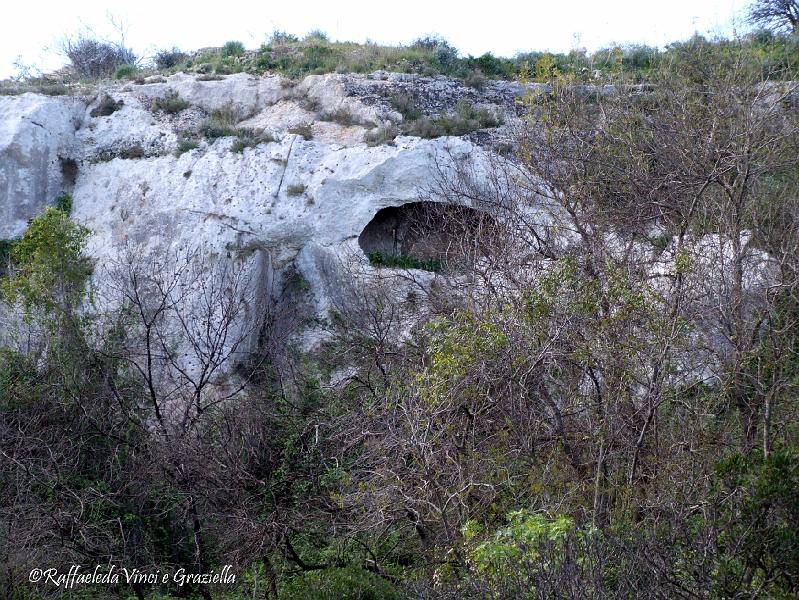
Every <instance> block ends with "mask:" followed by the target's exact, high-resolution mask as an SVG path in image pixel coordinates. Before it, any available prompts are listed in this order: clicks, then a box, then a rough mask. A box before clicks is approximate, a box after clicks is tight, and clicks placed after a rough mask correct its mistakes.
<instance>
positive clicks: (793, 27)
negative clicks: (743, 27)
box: [749, 0, 799, 32]
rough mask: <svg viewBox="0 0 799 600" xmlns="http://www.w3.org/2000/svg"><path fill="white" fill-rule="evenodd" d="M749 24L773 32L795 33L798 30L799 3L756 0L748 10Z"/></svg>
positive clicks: (785, 0)
mask: <svg viewBox="0 0 799 600" xmlns="http://www.w3.org/2000/svg"><path fill="white" fill-rule="evenodd" d="M749 22H750V23H752V24H753V25H756V26H758V27H764V28H766V29H773V30H775V31H787V32H796V31H797V28H799V2H797V1H796V0H756V1H755V2H754V3H753V4H752V6H751V7H750V9H749Z"/></svg>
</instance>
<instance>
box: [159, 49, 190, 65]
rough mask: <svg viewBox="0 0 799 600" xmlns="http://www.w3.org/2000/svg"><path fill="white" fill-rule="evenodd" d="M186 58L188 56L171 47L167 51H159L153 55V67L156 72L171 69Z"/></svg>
mask: <svg viewBox="0 0 799 600" xmlns="http://www.w3.org/2000/svg"><path fill="white" fill-rule="evenodd" d="M188 58H189V56H188V54H186V53H185V52H182V51H181V50H178V49H177V48H176V47H174V46H172V48H170V49H169V50H159V51H158V52H156V53H155V57H154V61H155V67H156V68H157V69H158V70H165V69H171V68H172V67H176V66H177V65H179V64H180V63H182V62H185V61H186V60H188Z"/></svg>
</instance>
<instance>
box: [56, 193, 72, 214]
mask: <svg viewBox="0 0 799 600" xmlns="http://www.w3.org/2000/svg"><path fill="white" fill-rule="evenodd" d="M55 207H56V208H57V209H58V210H60V211H61V212H62V213H64V214H65V215H70V214H72V195H71V194H68V193H66V192H64V193H62V194H61V195H59V196H58V197H57V198H56V199H55Z"/></svg>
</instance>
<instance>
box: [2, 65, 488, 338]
mask: <svg viewBox="0 0 799 600" xmlns="http://www.w3.org/2000/svg"><path fill="white" fill-rule="evenodd" d="M409 85H415V86H416V87H417V88H419V89H422V88H424V87H425V86H432V87H431V91H430V92H429V95H431V96H430V97H433V96H434V95H435V93H437V92H436V90H438V89H439V87H440V86H441V82H440V81H437V80H412V81H408V80H397V81H392V80H390V79H379V78H378V79H370V78H366V77H363V76H349V75H348V76H339V75H326V76H311V77H307V78H306V79H305V80H303V81H302V82H299V83H296V82H290V81H287V80H285V79H283V78H281V77H277V76H269V77H252V76H249V75H245V74H239V75H232V76H228V77H224V78H222V79H210V80H208V79H207V78H206V79H203V78H202V77H195V76H190V75H184V74H179V75H175V76H172V77H169V78H168V79H164V78H153V79H151V80H148V81H146V82H145V83H143V84H134V83H129V84H124V85H118V86H112V87H108V88H105V89H102V90H98V91H97V93H96V94H93V95H92V96H91V97H85V98H75V97H71V98H50V97H44V96H37V95H33V94H25V95H23V96H17V97H3V98H0V122H1V123H2V125H0V127H1V128H2V129H0V156H1V157H2V163H1V164H2V166H1V167H0V169H2V170H0V174H1V175H0V177H2V179H0V193H1V194H2V197H3V199H4V203H3V207H2V210H3V211H4V212H3V215H4V216H5V218H4V219H3V220H2V224H3V225H2V226H3V227H4V229H2V232H1V233H0V238H12V237H16V236H19V235H20V234H21V233H22V232H23V231H24V229H25V225H26V222H27V220H28V219H29V218H31V217H33V216H35V215H37V214H39V213H40V212H41V210H42V209H43V207H44V206H45V205H46V204H48V203H51V202H52V201H53V200H54V198H55V197H56V196H57V195H58V194H59V193H61V192H62V191H68V192H71V194H72V196H73V218H74V219H75V220H76V221H77V222H79V223H81V224H83V225H85V226H86V227H88V228H89V229H90V230H91V231H92V236H91V237H90V239H89V243H88V251H89V254H90V255H91V256H92V257H93V259H94V260H95V264H96V273H97V279H98V280H102V277H103V275H102V273H103V272H104V269H105V268H106V267H108V266H109V265H112V264H113V263H114V262H115V261H116V260H117V258H118V257H120V256H122V255H125V256H140V257H145V256H165V255H168V254H169V253H171V252H180V251H184V250H196V251H197V252H198V254H197V256H198V257H199V260H201V261H202V262H204V263H205V264H208V265H211V264H215V263H220V262H222V263H224V262H229V263H237V264H241V265H243V267H244V269H245V270H246V271H247V272H248V273H249V275H250V279H251V285H252V288H253V290H255V291H256V293H255V295H258V294H264V293H267V292H265V291H264V290H265V289H266V288H267V287H269V286H268V285H267V282H269V283H270V284H271V283H272V282H273V281H279V280H280V278H281V275H282V274H283V273H285V272H288V271H291V272H292V273H296V274H298V276H299V277H301V278H302V279H303V280H304V281H305V282H306V284H307V285H306V288H307V294H308V296H309V301H310V304H311V305H312V306H315V308H316V310H318V311H320V312H324V310H325V309H326V307H327V305H328V302H329V293H330V290H331V288H332V287H334V286H335V281H333V279H334V278H335V269H333V268H331V265H334V264H335V263H337V262H338V263H340V262H341V261H342V260H353V259H354V260H357V261H360V262H361V263H362V264H363V265H367V261H366V257H365V255H364V253H363V251H362V250H361V249H360V248H359V246H358V243H357V240H358V236H359V235H360V234H361V232H362V231H363V229H364V228H365V227H366V225H367V224H368V223H369V222H370V221H371V220H372V218H373V217H374V216H375V214H376V213H377V212H378V211H379V210H380V209H382V208H384V207H388V206H400V205H402V204H405V203H409V202H413V201H416V200H418V199H419V197H420V194H421V193H422V190H424V189H426V188H428V187H429V186H430V184H431V182H432V180H433V178H434V177H435V173H436V168H437V167H436V165H439V164H441V163H443V162H445V160H444V159H449V158H452V157H458V156H461V157H464V156H472V155H476V154H480V153H482V152H483V150H482V149H481V148H480V147H479V146H478V145H476V144H475V143H473V142H472V141H469V140H468V139H463V138H458V137H439V138H436V139H420V138H414V137H408V136H404V137H403V136H400V137H396V138H394V139H392V137H393V136H392V137H388V138H386V139H385V140H383V141H384V143H371V144H367V143H365V141H364V140H365V138H366V137H367V134H368V132H369V131H372V130H375V129H377V128H381V127H384V128H388V127H390V126H392V125H396V124H397V123H400V122H401V121H402V118H403V117H402V116H401V115H400V114H398V113H397V112H396V111H395V110H394V108H393V107H392V104H391V95H392V89H393V88H392V86H397V87H396V89H402V90H406V88H407V87H408V86H409ZM458 85H459V84H458ZM461 87H462V86H461ZM439 91H440V90H439ZM170 97H171V98H173V99H177V100H180V101H181V102H182V104H181V105H180V106H177V107H176V108H175V109H174V110H162V109H159V106H160V105H159V104H155V105H154V102H155V101H156V100H159V101H160V100H162V99H165V98H170ZM419 97H420V98H421V97H422V92H419ZM451 99H452V100H453V101H454V100H455V96H452V97H451ZM489 104H490V102H489ZM422 108H424V106H422ZM437 109H441V110H442V111H446V110H447V109H446V107H445V106H444V105H441V106H440V107H439V106H435V107H432V106H430V107H427V109H425V110H437ZM497 110H504V108H503V107H499V106H498V108H497ZM219 113H224V116H225V118H226V119H228V121H231V120H232V122H228V124H227V126H228V127H229V129H230V131H225V132H223V133H224V134H226V135H221V136H216V135H214V136H209V135H207V134H206V133H204V132H205V129H204V124H205V123H207V121H208V119H209V118H211V119H212V118H219V116H218V115H219ZM214 115H216V116H214ZM227 134H232V135H227ZM242 136H243V137H242ZM245 138H246V141H247V143H246V144H241V145H239V146H237V143H239V142H241V140H242V139H245ZM186 139H191V140H192V144H191V145H189V146H181V144H182V143H183V142H185V140H186ZM194 146H196V147H194ZM65 165H66V166H65ZM367 268H368V266H367ZM250 313H251V314H250V315H249V316H248V319H249V322H248V323H246V324H244V326H245V327H246V329H247V330H248V331H257V329H258V327H259V323H258V319H259V318H262V316H263V315H262V314H261V313H262V311H261V309H260V308H259V307H258V306H256V305H255V304H254V305H253V306H252V307H251V311H250ZM254 340H255V338H254V339H253V343H254Z"/></svg>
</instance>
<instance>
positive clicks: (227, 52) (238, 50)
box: [221, 40, 244, 57]
mask: <svg viewBox="0 0 799 600" xmlns="http://www.w3.org/2000/svg"><path fill="white" fill-rule="evenodd" d="M221 54H222V56H223V57H228V56H241V55H242V54H244V44H242V43H241V42H239V41H235V40H233V41H230V42H225V45H224V46H222V51H221Z"/></svg>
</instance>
